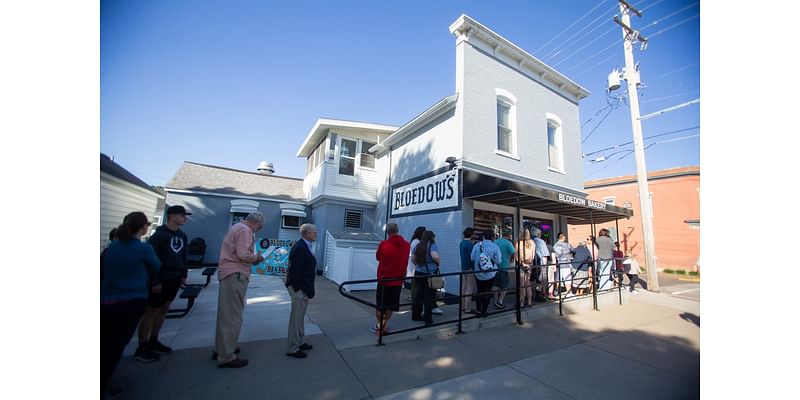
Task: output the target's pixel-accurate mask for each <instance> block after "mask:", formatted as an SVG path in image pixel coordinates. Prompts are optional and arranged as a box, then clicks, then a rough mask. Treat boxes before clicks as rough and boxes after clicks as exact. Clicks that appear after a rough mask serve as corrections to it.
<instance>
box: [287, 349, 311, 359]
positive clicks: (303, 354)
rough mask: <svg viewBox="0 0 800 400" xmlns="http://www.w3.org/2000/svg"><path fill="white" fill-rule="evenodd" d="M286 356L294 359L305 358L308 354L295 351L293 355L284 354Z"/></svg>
mask: <svg viewBox="0 0 800 400" xmlns="http://www.w3.org/2000/svg"><path fill="white" fill-rule="evenodd" d="M286 355H287V356H289V357H294V358H306V357H307V356H308V353H306V352H305V351H303V350H297V351H295V352H294V353H286Z"/></svg>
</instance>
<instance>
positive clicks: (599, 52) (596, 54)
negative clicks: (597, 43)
mask: <svg viewBox="0 0 800 400" xmlns="http://www.w3.org/2000/svg"><path fill="white" fill-rule="evenodd" d="M618 44H619V43H618V42H616V41H615V42H614V43H611V44H610V45H608V47H606V48H604V49H603V50H600V51H598V52H597V53H594V54H592V55H591V56H589V57H587V58H584V59H583V61H581V62H579V63H577V64H575V65H573V66H572V68H575V67H577V66H578V65H581V64H583V63H585V62H587V61H589V60H591V59H592V58H595V57H596V56H598V55H600V54H603V53H604V52H605V51H606V50H608V49H610V48H612V47H614V46H617V45H618ZM568 70H569V69H568ZM565 72H566V71H565Z"/></svg>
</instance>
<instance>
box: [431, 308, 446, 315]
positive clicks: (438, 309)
mask: <svg viewBox="0 0 800 400" xmlns="http://www.w3.org/2000/svg"><path fill="white" fill-rule="evenodd" d="M431 314H434V315H442V314H444V311H442V309H441V308H439V307H436V308H434V309H433V310H431Z"/></svg>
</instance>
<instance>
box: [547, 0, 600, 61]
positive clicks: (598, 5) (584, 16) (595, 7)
mask: <svg viewBox="0 0 800 400" xmlns="http://www.w3.org/2000/svg"><path fill="white" fill-rule="evenodd" d="M606 1H607V0H603V1H601V2H600V3H598V4H597V5H596V6H594V8H592V9H591V10H589V12H587V13H586V14H584V15H583V16H582V17H580V18H578V20H577V21H575V22H573V23H572V24H571V25H570V26H568V27H566V29H564V30H563V31H561V33H559V34H558V35H556V36H555V37H554V38H552V39H550V40H549V41H548V42H547V43H545V44H544V45H543V46H542V47H540V48H539V49H538V50H536V52H537V53H538V52H540V51H542V49H544V48H545V47H547V45H548V44H550V43H551V42H552V41H553V40H556V39H557V38H558V37H559V36H561V35H563V34H564V33H565V32H566V31H568V30H570V28H572V27H573V26H575V24H577V23H578V22H581V20H582V19H584V18H586V16H587V15H589V14H591V13H592V12H593V11H594V10H596V9H597V8H598V7H600V6H602V5H603V3H605V2H606ZM545 57H547V56H545Z"/></svg>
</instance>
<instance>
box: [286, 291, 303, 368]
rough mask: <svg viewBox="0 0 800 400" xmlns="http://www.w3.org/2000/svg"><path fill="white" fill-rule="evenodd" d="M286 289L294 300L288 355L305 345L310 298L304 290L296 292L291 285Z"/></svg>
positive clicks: (290, 318) (290, 319)
mask: <svg viewBox="0 0 800 400" xmlns="http://www.w3.org/2000/svg"><path fill="white" fill-rule="evenodd" d="M286 289H288V290H289V297H290V298H291V299H292V312H291V314H290V315H289V334H288V335H287V339H288V346H287V347H286V349H287V350H286V352H287V353H294V352H296V351H298V350H300V345H301V344H303V340H304V339H303V338H304V337H305V335H306V333H305V329H304V328H305V326H304V320H305V316H306V308H307V307H308V296H306V294H305V292H303V291H302V290H294V288H293V287H292V286H291V285H289V286H288V287H287V288H286Z"/></svg>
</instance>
